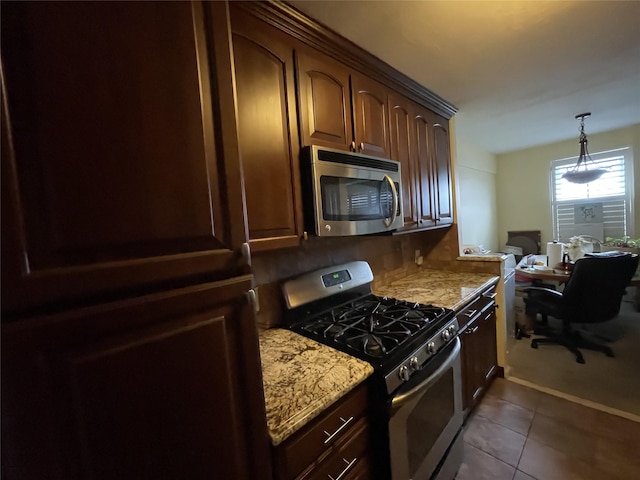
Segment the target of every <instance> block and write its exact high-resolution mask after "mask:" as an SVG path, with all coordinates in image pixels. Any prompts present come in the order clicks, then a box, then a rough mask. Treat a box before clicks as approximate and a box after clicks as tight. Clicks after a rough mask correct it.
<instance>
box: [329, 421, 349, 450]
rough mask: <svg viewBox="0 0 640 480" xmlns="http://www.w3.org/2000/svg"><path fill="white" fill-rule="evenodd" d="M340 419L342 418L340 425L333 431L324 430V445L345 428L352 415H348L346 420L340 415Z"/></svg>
mask: <svg viewBox="0 0 640 480" xmlns="http://www.w3.org/2000/svg"><path fill="white" fill-rule="evenodd" d="M340 420H342V425H340V426H339V427H338V429H337V430H336V431H335V432H333V433H329V432H327V431H326V430H325V431H324V434H325V435H326V436H327V439H326V440H325V441H324V444H325V445H326V444H327V443H329V442H330V441H331V440H333V439H334V437H335V436H336V435H338V434H339V433H340V432H341V431H342V430H344V429H345V428H346V426H347V425H349V424H350V423H351V422H352V421H353V417H349V418H348V419H347V420H345V419H344V418H342V417H340Z"/></svg>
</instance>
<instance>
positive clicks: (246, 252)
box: [240, 242, 251, 266]
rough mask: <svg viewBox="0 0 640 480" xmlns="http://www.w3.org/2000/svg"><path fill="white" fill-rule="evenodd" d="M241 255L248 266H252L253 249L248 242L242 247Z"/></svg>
mask: <svg viewBox="0 0 640 480" xmlns="http://www.w3.org/2000/svg"><path fill="white" fill-rule="evenodd" d="M240 254H241V255H242V258H244V260H245V262H247V265H249V266H251V247H250V246H249V244H248V243H247V242H245V243H243V244H242V245H241V246H240Z"/></svg>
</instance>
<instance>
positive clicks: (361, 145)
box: [360, 142, 364, 152]
mask: <svg viewBox="0 0 640 480" xmlns="http://www.w3.org/2000/svg"><path fill="white" fill-rule="evenodd" d="M360 151H361V152H364V142H360Z"/></svg>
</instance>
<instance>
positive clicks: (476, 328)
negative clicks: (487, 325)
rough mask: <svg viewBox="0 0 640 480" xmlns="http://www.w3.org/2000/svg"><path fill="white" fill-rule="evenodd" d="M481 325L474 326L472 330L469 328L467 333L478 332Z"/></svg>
mask: <svg viewBox="0 0 640 480" xmlns="http://www.w3.org/2000/svg"><path fill="white" fill-rule="evenodd" d="M478 327H479V325H476V326H475V327H473V328H472V329H471V330H467V331H466V332H465V333H466V334H467V335H471V334H472V333H476V330H478Z"/></svg>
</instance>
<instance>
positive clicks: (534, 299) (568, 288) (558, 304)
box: [524, 252, 638, 363]
mask: <svg viewBox="0 0 640 480" xmlns="http://www.w3.org/2000/svg"><path fill="white" fill-rule="evenodd" d="M637 268H638V255H637V254H626V253H622V252H615V253H614V252H607V253H606V254H592V255H590V256H586V257H584V258H581V259H579V260H577V261H576V263H575V265H574V268H573V272H572V273H571V276H570V277H569V279H568V280H567V283H566V285H565V287H564V290H563V291H562V292H558V291H556V290H550V289H548V288H541V287H527V288H525V289H524V291H525V292H527V296H526V298H525V299H524V302H525V313H526V314H527V315H528V316H531V317H532V318H536V320H537V315H538V314H540V315H541V317H542V322H541V324H546V320H547V316H549V315H550V316H552V317H555V318H557V319H559V320H562V330H561V331H560V332H554V331H552V330H551V329H550V328H549V327H548V326H542V325H541V328H536V329H535V330H534V333H540V334H542V335H544V336H546V338H536V339H534V340H532V341H531V347H532V348H538V345H544V344H560V345H564V346H565V347H567V348H568V349H569V350H570V351H571V352H573V353H574V354H575V356H576V361H577V362H578V363H584V357H583V356H582V353H581V352H580V350H579V348H586V349H589V350H597V351H601V352H604V353H605V354H606V355H607V356H609V357H613V350H611V348H610V347H608V346H607V345H604V344H601V343H597V342H594V341H592V340H589V339H587V338H584V336H583V335H581V334H580V333H579V332H577V331H576V330H573V329H572V328H571V324H572V323H594V322H605V321H607V320H611V319H612V318H614V317H615V316H616V315H618V313H619V312H620V303H621V302H622V296H623V295H624V294H625V289H626V287H627V286H628V285H629V281H630V280H631V278H632V277H633V275H634V273H635V271H636V269H637Z"/></svg>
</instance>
